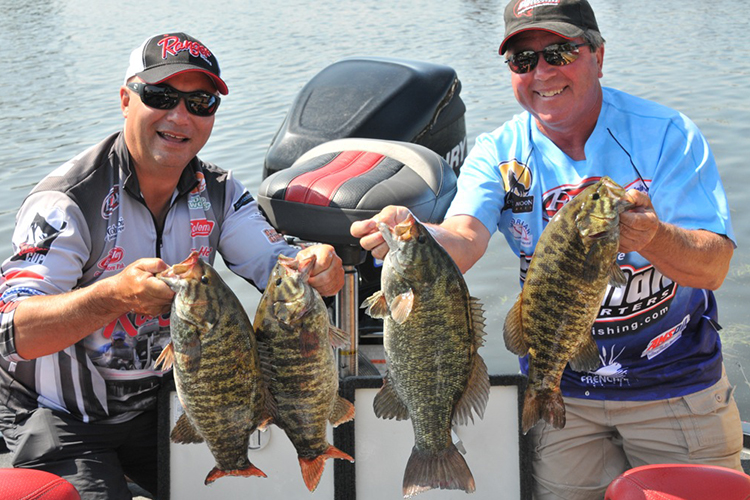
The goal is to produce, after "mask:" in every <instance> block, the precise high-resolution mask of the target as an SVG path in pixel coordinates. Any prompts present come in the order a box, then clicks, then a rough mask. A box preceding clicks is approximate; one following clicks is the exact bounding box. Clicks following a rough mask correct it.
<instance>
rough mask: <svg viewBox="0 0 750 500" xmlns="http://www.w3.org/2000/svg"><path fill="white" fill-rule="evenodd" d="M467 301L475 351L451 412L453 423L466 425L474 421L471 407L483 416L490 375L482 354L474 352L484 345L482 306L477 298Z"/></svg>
mask: <svg viewBox="0 0 750 500" xmlns="http://www.w3.org/2000/svg"><path fill="white" fill-rule="evenodd" d="M469 303H470V307H471V313H472V331H473V334H474V348H475V352H474V355H473V356H472V364H471V372H470V373H469V380H468V382H467V384H466V389H464V393H463V395H462V396H461V399H460V400H459V401H458V404H456V409H455V411H454V412H453V423H454V424H457V425H466V424H468V423H469V420H471V422H472V423H474V417H473V415H472V413H471V410H472V408H473V409H474V412H475V413H476V414H477V415H478V416H479V418H484V410H485V408H486V407H487V401H489V399H490V377H489V374H488V372H487V365H486V364H485V362H484V359H482V356H480V355H479V353H478V352H476V350H478V349H479V348H480V347H482V345H484V335H485V333H484V308H483V307H482V303H481V302H480V301H479V299H477V298H474V297H470V300H469Z"/></svg>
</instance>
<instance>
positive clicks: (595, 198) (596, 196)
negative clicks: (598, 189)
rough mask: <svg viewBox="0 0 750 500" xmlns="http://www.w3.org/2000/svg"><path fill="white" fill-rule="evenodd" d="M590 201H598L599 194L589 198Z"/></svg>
mask: <svg viewBox="0 0 750 500" xmlns="http://www.w3.org/2000/svg"><path fill="white" fill-rule="evenodd" d="M591 199H593V200H594V201H596V200H598V199H599V193H594V194H593V196H592V197H591Z"/></svg>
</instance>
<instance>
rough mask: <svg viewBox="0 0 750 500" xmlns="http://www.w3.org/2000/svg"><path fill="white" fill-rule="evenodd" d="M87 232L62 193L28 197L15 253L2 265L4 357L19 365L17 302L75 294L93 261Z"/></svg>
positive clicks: (0, 308) (0, 342)
mask: <svg viewBox="0 0 750 500" xmlns="http://www.w3.org/2000/svg"><path fill="white" fill-rule="evenodd" d="M88 241H89V233H88V230H87V228H86V224H85V223H84V219H83V214H82V213H81V211H80V209H79V208H78V206H77V205H75V203H73V202H72V200H71V199H70V198H69V197H67V196H66V195H64V194H62V193H58V192H40V193H35V194H33V195H31V196H29V197H28V198H27V199H26V200H25V201H24V203H23V205H22V206H21V209H20V210H19V212H18V215H17V217H16V228H15V231H14V232H13V240H12V243H13V255H11V256H10V257H8V258H7V259H6V260H5V262H3V264H2V278H1V281H0V355H2V356H3V357H4V358H5V359H7V360H9V361H19V360H21V358H19V357H18V356H17V354H16V350H15V339H14V331H13V314H14V311H15V307H16V305H17V303H18V301H20V300H23V299H25V298H28V297H31V296H34V295H51V294H58V293H64V292H67V291H70V290H72V289H73V288H74V287H75V286H76V284H77V283H78V280H79V279H80V277H81V274H82V269H83V265H84V263H85V262H86V260H87V259H88V257H89V246H90V245H89V244H88Z"/></svg>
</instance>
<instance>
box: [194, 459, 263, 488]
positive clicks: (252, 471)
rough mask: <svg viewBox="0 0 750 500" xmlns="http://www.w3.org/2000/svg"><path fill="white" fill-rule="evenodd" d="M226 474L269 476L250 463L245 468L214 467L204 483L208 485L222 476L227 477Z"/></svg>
mask: <svg viewBox="0 0 750 500" xmlns="http://www.w3.org/2000/svg"><path fill="white" fill-rule="evenodd" d="M225 476H242V477H252V476H258V477H268V476H266V474H265V472H263V471H262V470H260V469H259V468H257V467H256V466H254V465H253V464H250V465H248V466H247V467H245V468H244V469H235V470H221V469H218V468H216V467H214V468H213V469H211V471H210V472H209V473H208V475H207V476H206V480H205V481H204V482H203V484H205V485H206V486H208V485H209V484H211V483H213V482H214V481H216V480H217V479H219V478H220V477H225Z"/></svg>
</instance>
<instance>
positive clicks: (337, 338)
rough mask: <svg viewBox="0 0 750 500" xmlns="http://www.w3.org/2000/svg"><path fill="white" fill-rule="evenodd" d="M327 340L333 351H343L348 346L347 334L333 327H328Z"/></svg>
mask: <svg viewBox="0 0 750 500" xmlns="http://www.w3.org/2000/svg"><path fill="white" fill-rule="evenodd" d="M328 340H329V341H330V343H331V347H333V348H334V349H343V348H345V347H347V346H348V345H349V334H348V333H347V332H345V331H344V330H342V329H341V328H337V327H335V326H333V325H328Z"/></svg>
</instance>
